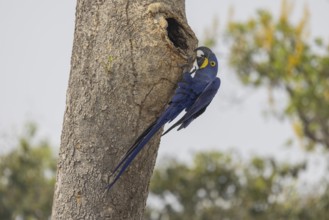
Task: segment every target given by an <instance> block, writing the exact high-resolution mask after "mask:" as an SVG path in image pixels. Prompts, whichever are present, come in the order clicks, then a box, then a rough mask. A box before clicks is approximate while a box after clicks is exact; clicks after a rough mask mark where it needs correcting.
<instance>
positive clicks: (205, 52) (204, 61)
mask: <svg viewBox="0 0 329 220" xmlns="http://www.w3.org/2000/svg"><path fill="white" fill-rule="evenodd" d="M194 51H195V52H197V53H198V51H201V54H199V55H198V54H197V57H196V62H197V64H198V67H199V68H200V69H202V68H204V67H206V66H207V65H208V57H209V55H210V54H212V51H211V50H210V49H209V48H208V47H198V48H196V49H195V50H194Z"/></svg>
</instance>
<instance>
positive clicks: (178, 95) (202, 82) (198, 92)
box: [106, 47, 221, 190]
mask: <svg viewBox="0 0 329 220" xmlns="http://www.w3.org/2000/svg"><path fill="white" fill-rule="evenodd" d="M195 51H196V52H198V51H201V55H200V56H199V55H197V58H196V64H197V67H196V69H194V70H192V71H190V72H187V73H184V75H183V80H182V81H181V82H179V83H178V87H177V89H176V91H175V94H174V96H173V97H172V99H171V101H170V103H169V105H168V107H167V108H166V109H165V110H164V112H163V113H162V114H161V115H160V117H158V119H156V120H155V121H154V122H153V123H152V124H151V125H150V126H149V127H148V128H147V129H146V130H145V131H144V132H143V133H142V134H141V135H140V136H139V137H138V138H137V140H136V141H135V143H134V144H133V145H132V146H131V147H130V149H129V150H128V151H127V153H126V154H125V155H124V157H123V158H122V159H121V161H120V162H119V163H118V165H117V166H116V167H115V169H114V171H113V172H112V175H111V177H112V179H113V180H112V181H110V183H109V184H108V186H107V187H106V188H107V189H108V190H109V189H111V188H112V186H113V185H114V184H115V182H116V181H117V180H118V179H119V178H120V176H121V175H122V173H123V172H124V171H125V170H126V169H127V168H128V166H129V165H130V164H131V162H132V161H133V160H134V158H135V157H136V156H137V154H138V153H139V152H140V151H141V150H142V149H143V147H144V146H145V145H146V144H147V143H148V142H149V140H150V139H151V138H152V137H153V136H154V134H155V133H157V131H158V130H159V129H160V128H161V127H162V126H163V125H164V124H166V123H167V122H171V121H172V120H174V119H175V118H176V117H177V116H178V115H179V114H180V113H181V112H182V111H183V110H185V114H184V115H183V117H182V118H181V119H179V120H178V121H177V122H176V123H175V124H173V125H172V126H171V127H170V128H169V129H168V130H167V131H166V132H164V133H163V135H164V134H166V133H168V132H169V131H170V130H172V129H173V128H175V127H177V126H179V127H178V130H180V129H182V128H186V127H187V126H188V125H189V124H190V123H191V122H192V121H193V120H194V119H196V118H197V117H199V116H200V115H201V114H202V113H203V112H204V111H205V110H206V108H207V107H208V105H209V104H210V102H211V101H212V99H213V98H214V96H215V95H216V93H217V91H218V89H219V86H220V82H221V81H220V79H219V78H218V77H216V75H217V71H218V62H217V58H216V56H215V54H214V53H213V52H212V51H211V50H210V49H209V48H207V47H198V48H197V49H195ZM194 72H195V75H194V76H192V74H193V73H194Z"/></svg>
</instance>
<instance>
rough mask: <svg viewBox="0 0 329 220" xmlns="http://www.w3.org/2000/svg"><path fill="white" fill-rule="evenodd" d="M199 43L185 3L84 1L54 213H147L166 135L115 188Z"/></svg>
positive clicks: (155, 140) (55, 216) (75, 215)
mask: <svg viewBox="0 0 329 220" xmlns="http://www.w3.org/2000/svg"><path fill="white" fill-rule="evenodd" d="M196 44H197V41H196V38H195V36H194V33H193V32H192V30H191V29H190V28H189V26H188V25H187V22H186V17H185V5H184V1H183V0H180V1H177V0H159V1H158V2H157V3H152V1H150V0H134V1H129V0H97V1H88V0H78V1H77V8H76V25H75V36H74V45H73V52H72V60H71V73H70V79H69V85H68V90H67V100H66V112H65V116H64V122H63V131H62V137H61V147H60V153H59V161H58V170H57V180H56V188H55V195H54V204H53V214H52V219H65V220H67V219H116V220H117V219H142V218H143V211H144V208H145V204H146V199H147V195H148V185H149V180H150V177H151V175H152V170H153V167H154V163H155V159H156V154H157V148H158V145H159V140H160V134H158V135H156V137H154V138H153V139H152V141H151V142H150V143H149V144H148V145H147V146H146V147H145V149H144V150H143V151H142V152H141V154H140V155H139V156H138V157H137V158H136V160H135V161H134V162H133V164H132V166H131V167H130V169H128V170H127V172H126V173H125V174H124V175H123V176H122V177H121V179H120V180H119V181H118V182H117V183H116V185H115V186H114V187H113V188H112V189H111V191H109V192H107V191H106V190H105V187H106V185H107V183H108V176H109V174H110V173H111V171H112V170H113V168H114V166H115V165H116V164H117V163H118V161H119V160H120V158H121V157H122V156H123V154H124V153H125V152H126V151H127V149H128V148H129V147H130V145H131V144H132V143H133V142H134V140H135V139H136V138H137V137H138V135H139V134H140V133H141V132H142V131H143V130H144V129H145V128H146V127H147V126H148V124H150V123H151V122H152V121H153V120H155V119H156V117H157V116H158V115H159V114H160V113H161V111H162V110H163V109H164V107H165V106H166V104H167V103H168V101H169V100H170V97H171V95H172V94H173V91H174V88H175V85H176V83H177V81H178V80H179V79H180V78H181V76H182V72H183V68H182V66H183V65H184V64H186V62H187V59H188V58H190V57H191V56H193V50H194V49H195V47H196Z"/></svg>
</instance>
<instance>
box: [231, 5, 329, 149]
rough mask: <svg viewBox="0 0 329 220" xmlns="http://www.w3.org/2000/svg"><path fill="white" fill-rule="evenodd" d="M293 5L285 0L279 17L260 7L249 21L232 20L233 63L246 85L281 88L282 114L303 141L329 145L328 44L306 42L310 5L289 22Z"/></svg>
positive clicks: (309, 144) (312, 144) (318, 41)
mask: <svg viewBox="0 0 329 220" xmlns="http://www.w3.org/2000/svg"><path fill="white" fill-rule="evenodd" d="M291 10H292V6H291V5H288V3H287V1H283V4H282V10H281V16H280V18H279V19H278V20H275V19H274V18H273V17H272V15H271V14H270V12H268V11H264V10H259V11H258V13H257V16H256V17H255V18H252V19H250V20H248V21H246V22H242V23H239V22H230V23H229V26H228V34H227V37H228V39H229V40H230V41H231V52H230V64H231V66H232V67H233V68H234V69H235V71H236V72H237V74H238V76H239V78H240V79H241V81H242V82H243V83H245V84H248V85H252V86H254V87H256V88H257V87H259V86H267V87H269V88H278V89H283V90H284V91H285V92H286V94H287V97H288V103H287V105H286V108H285V112H284V114H285V115H287V116H288V117H290V118H291V119H292V120H293V122H294V124H293V127H294V129H295V132H296V134H297V135H298V136H299V137H300V138H303V139H302V140H304V141H305V146H307V147H308V148H312V147H314V146H315V145H316V144H320V145H323V146H325V147H327V148H329V47H328V46H327V45H325V44H324V43H323V41H322V40H321V39H316V40H314V42H313V43H312V42H311V43H310V42H308V41H307V36H308V31H307V27H308V26H307V24H308V19H309V14H308V11H307V10H305V12H304V16H303V18H302V19H301V20H300V22H299V23H297V24H293V23H292V22H290V19H289V15H290V14H292V13H291ZM304 137H306V138H305V139H304Z"/></svg>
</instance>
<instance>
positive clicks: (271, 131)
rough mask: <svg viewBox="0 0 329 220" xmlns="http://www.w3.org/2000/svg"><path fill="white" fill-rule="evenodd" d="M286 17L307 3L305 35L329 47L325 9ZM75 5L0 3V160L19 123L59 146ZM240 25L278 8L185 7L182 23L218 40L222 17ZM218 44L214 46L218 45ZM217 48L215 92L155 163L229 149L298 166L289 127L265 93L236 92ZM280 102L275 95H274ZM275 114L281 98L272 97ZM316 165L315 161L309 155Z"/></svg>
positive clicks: (276, 4) (212, 1)
mask: <svg viewBox="0 0 329 220" xmlns="http://www.w3.org/2000/svg"><path fill="white" fill-rule="evenodd" d="M294 2H295V6H296V7H295V10H294V13H293V19H294V21H297V20H298V18H300V17H301V15H302V13H303V8H304V5H305V4H307V5H308V6H309V9H310V13H311V21H310V30H311V33H312V35H313V36H321V37H323V38H324V39H325V40H326V41H327V42H328V36H329V29H328V21H329V13H328V11H329V2H328V1H326V0H298V1H294ZM75 5H76V1H73V0H71V1H69V0H56V1H49V0H48V1H47V0H29V1H26V0H10V1H5V0H0V29H1V34H0V74H1V75H0V103H1V104H0V144H1V145H2V146H0V153H1V152H2V151H5V150H8V149H9V148H10V147H11V146H10V137H12V136H13V135H14V134H17V133H19V131H20V130H21V128H22V126H23V124H24V123H25V122H26V121H34V122H36V123H37V124H38V127H39V130H40V136H42V137H47V138H49V139H50V140H51V143H52V144H53V145H55V146H59V143H60V134H61V127H62V120H63V114H64V108H65V94H66V89H67V84H68V77H69V71H70V56H71V50H72V43H73V31H74V18H75V17H74V16H75ZM231 6H233V7H234V18H235V19H237V20H240V21H243V20H246V19H247V18H250V16H254V15H255V11H256V9H257V8H266V9H268V10H270V11H272V12H273V14H274V15H276V16H277V15H278V14H279V11H280V1H279V0H277V1H273V0H248V1H246V0H205V1H197V0H186V12H187V16H188V21H189V24H190V26H191V27H192V29H193V30H194V31H195V33H196V35H197V37H198V38H199V39H200V40H201V39H202V38H203V36H204V30H205V29H206V28H209V27H211V25H212V22H213V20H214V18H217V19H218V20H219V27H220V33H222V32H223V30H224V28H225V24H226V22H227V16H228V10H229V8H230V7H231ZM219 42H220V41H219ZM221 43H222V42H220V43H219V46H218V47H217V48H216V50H215V52H216V53H218V57H219V60H220V70H219V77H220V78H221V79H222V85H221V88H220V91H219V93H218V95H217V96H216V97H215V100H214V102H213V103H212V104H211V105H210V107H209V108H208V109H207V111H206V113H204V114H203V115H202V116H201V117H200V118H198V119H197V120H195V121H194V122H193V123H192V124H191V125H190V126H189V127H188V128H187V129H185V130H181V131H179V132H176V131H172V132H171V133H169V134H168V135H166V136H164V137H163V138H162V141H161V146H160V151H159V158H160V160H161V158H163V157H164V156H165V155H169V156H176V157H178V158H180V159H186V158H189V157H190V156H191V155H192V153H193V152H196V151H199V150H205V149H207V150H210V149H213V150H216V149H218V150H228V149H232V148H234V149H235V150H236V151H238V152H239V153H240V154H242V155H250V154H260V155H268V156H271V155H275V156H276V157H277V158H278V159H280V160H288V161H291V160H294V161H296V160H300V159H303V158H305V157H306V156H307V155H305V154H304V153H303V152H302V151H301V150H300V147H299V146H298V142H295V145H294V147H292V148H289V149H287V148H285V147H284V146H283V145H284V143H285V142H286V140H287V139H288V138H291V137H294V134H293V131H292V128H291V124H290V122H289V121H288V120H284V121H278V120H277V119H275V118H273V117H271V116H267V117H264V111H269V110H270V107H269V105H268V101H267V99H268V93H267V90H266V89H263V90H257V91H255V90H253V89H251V88H246V87H243V86H241V85H240V84H239V83H238V81H237V79H236V77H235V75H234V72H232V70H230V69H229V68H228V66H227V54H226V53H227V51H225V45H221ZM279 95H280V94H279ZM278 97H279V101H278V102H277V106H276V107H277V108H279V109H280V107H282V106H283V104H282V103H280V102H281V101H282V100H283V96H282V95H281V96H278ZM314 158H315V159H314V160H315V161H317V160H318V155H315V156H314Z"/></svg>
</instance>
